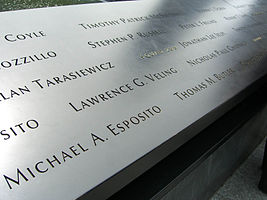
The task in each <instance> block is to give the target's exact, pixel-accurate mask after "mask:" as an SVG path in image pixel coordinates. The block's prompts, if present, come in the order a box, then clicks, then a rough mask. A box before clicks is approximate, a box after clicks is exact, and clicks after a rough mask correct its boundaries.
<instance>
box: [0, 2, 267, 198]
mask: <svg viewBox="0 0 267 200" xmlns="http://www.w3.org/2000/svg"><path fill="white" fill-rule="evenodd" d="M259 13H260V14H259ZM0 18H1V20H0V26H1V27H2V28H1V29H0V111H1V115H0V122H1V127H0V130H1V133H0V143H1V144H0V155H1V160H0V173H1V176H0V177H1V178H0V190H1V193H0V199H11V200H18V199H19V200H22V199H27V200H30V199H75V198H78V197H79V196H81V195H82V194H84V193H86V192H88V191H90V190H92V189H93V188H94V187H96V186H97V185H99V184H101V183H103V182H104V181H106V180H108V179H109V178H110V177H112V176H114V175H115V177H116V176H117V175H118V174H117V173H122V172H123V170H124V169H125V168H126V167H129V166H132V164H133V163H135V161H142V159H144V158H145V157H146V155H147V154H148V153H149V152H153V150H154V149H155V148H157V147H158V146H160V145H161V144H163V143H165V142H166V141H171V140H172V139H173V138H174V137H176V138H178V140H177V141H178V142H177V143H175V144H174V145H175V148H178V147H179V145H181V144H183V143H184V142H186V141H187V140H188V139H189V138H190V137H193V136H194V135H195V134H197V133H198V131H199V130H201V129H203V128H205V126H206V125H207V124H208V123H210V122H207V121H205V120H207V119H205V116H206V115H207V114H209V113H211V111H213V110H214V109H216V108H218V107H219V106H221V105H224V104H225V103H227V102H228V101H229V100H230V99H232V98H233V97H235V96H236V95H237V94H239V93H240V92H241V91H243V90H245V89H246V88H247V87H248V86H249V85H251V84H252V83H254V82H255V81H256V80H258V79H259V78H260V77H262V76H264V75H265V74H266V71H267V69H266V67H265V66H264V63H265V64H266V37H267V34H266V31H267V29H266V27H267V26H266V3H265V2H264V1H252V0H250V1H236V0H235V1H230V0H227V1H222V0H217V1H213V0H205V1H199V0H193V1H190V2H188V1H174V0H168V1H167V0H164V1H160V0H157V1H156V0H153V1H137V2H119V3H106V4H94V5H83V6H66V7H58V8H42V9H36V10H24V11H14V12H2V13H0ZM221 114H222V113H220V114H217V115H221ZM214 119H215V118H214ZM214 119H210V120H209V121H212V120H214ZM196 121H198V122H199V124H200V125H199V126H198V127H195V128H194V129H193V131H191V132H187V133H186V135H185V134H182V133H183V132H182V131H183V130H184V129H185V128H188V127H191V126H192V125H193V124H194V123H195V122H196ZM161 158H162V156H160V155H159V156H158V157H156V158H155V159H154V162H156V161H158V160H160V159H161ZM149 165H150V163H146V164H145V165H144V166H143V168H142V167H140V166H139V168H142V169H140V171H142V170H145V169H146V168H148V167H149ZM128 169H129V168H128ZM129 177H131V175H130V174H129ZM126 179H127V178H126ZM127 181H130V178H129V180H126V181H125V180H124V182H127ZM104 184H105V183H104ZM110 188H114V190H115V189H118V187H117V188H116V184H113V185H112V186H110ZM92 191H93V190H92ZM112 192H115V191H108V190H107V191H102V194H100V193H96V194H95V196H94V199H97V198H100V197H102V196H108V195H110V194H111V193H112ZM89 193H90V192H89ZM103 193H104V194H103ZM101 195H102V196H101Z"/></svg>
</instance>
